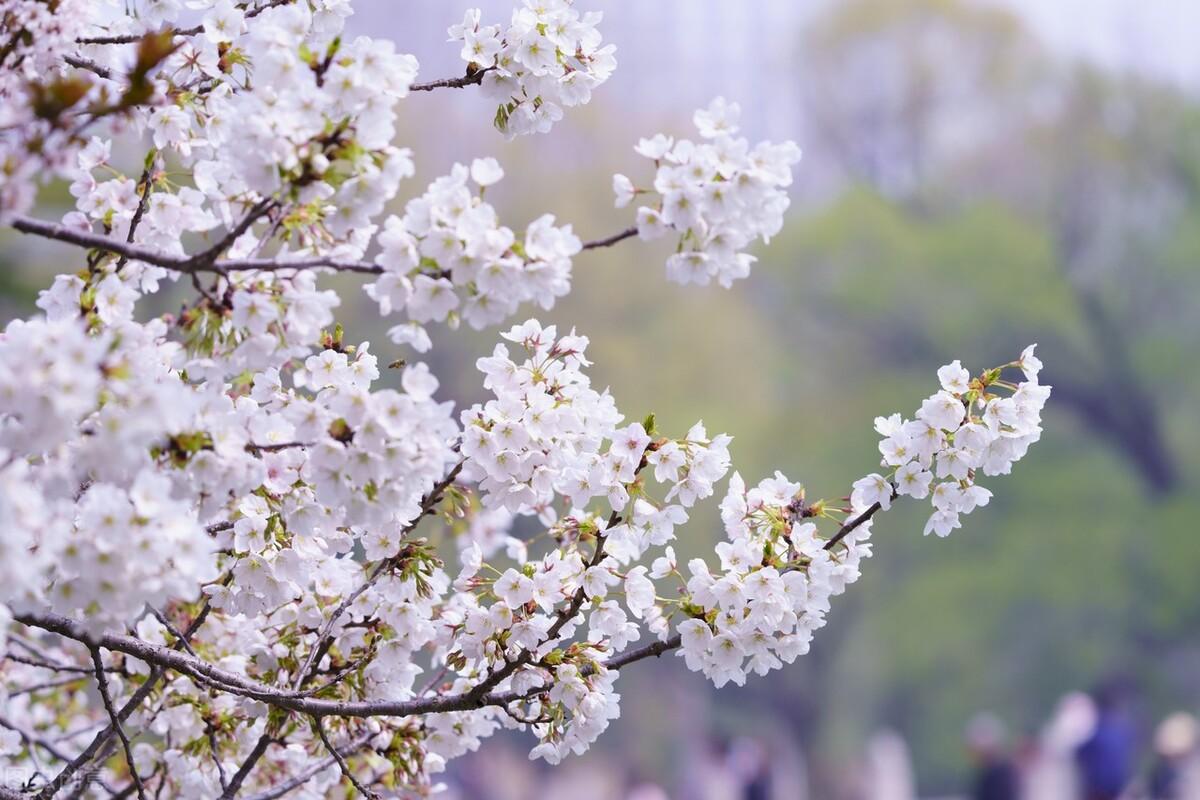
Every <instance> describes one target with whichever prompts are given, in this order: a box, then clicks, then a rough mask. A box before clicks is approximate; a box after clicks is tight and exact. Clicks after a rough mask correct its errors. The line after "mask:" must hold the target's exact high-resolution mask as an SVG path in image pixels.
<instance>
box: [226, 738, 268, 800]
mask: <svg viewBox="0 0 1200 800" xmlns="http://www.w3.org/2000/svg"><path fill="white" fill-rule="evenodd" d="M273 741H274V737H272V736H271V735H270V734H267V733H264V734H263V735H262V736H260V737H258V741H257V742H255V743H254V749H253V750H251V751H250V754H249V755H248V756H246V760H245V761H243V762H242V766H241V767H239V768H238V771H237V772H235V773H234V774H233V778H231V779H230V781H229V785H228V786H226V787H225V791H223V792H221V797H220V798H219V799H218V800H232V798H234V797H236V796H237V793H238V792H239V791H240V790H241V788H242V784H243V783H245V782H246V778H247V777H249V775H250V772H251V771H252V770H253V769H254V767H255V765H257V764H258V762H259V759H261V758H262V757H263V756H264V755H265V754H266V752H267V748H268V747H269V746H270V745H271V742H273Z"/></svg>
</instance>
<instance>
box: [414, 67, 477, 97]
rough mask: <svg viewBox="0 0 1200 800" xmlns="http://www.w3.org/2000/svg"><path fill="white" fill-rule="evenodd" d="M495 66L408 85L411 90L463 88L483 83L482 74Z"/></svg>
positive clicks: (425, 90)
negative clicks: (457, 76) (458, 75)
mask: <svg viewBox="0 0 1200 800" xmlns="http://www.w3.org/2000/svg"><path fill="white" fill-rule="evenodd" d="M494 69H496V68H495V67H485V68H484V69H478V70H475V71H474V72H468V73H467V74H466V75H464V76H462V77H461V78H442V79H440V80H436V81H427V82H425V83H414V84H412V85H411V86H409V87H408V89H409V91H412V92H432V91H433V90H434V89H463V88H465V87H467V86H478V85H479V84H480V83H483V76H484V75H486V74H487V73H489V72H491V71H492V70H494Z"/></svg>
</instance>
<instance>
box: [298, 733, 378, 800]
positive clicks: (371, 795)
mask: <svg viewBox="0 0 1200 800" xmlns="http://www.w3.org/2000/svg"><path fill="white" fill-rule="evenodd" d="M313 727H314V728H316V730H317V735H318V736H320V737H321V744H323V745H325V749H326V750H328V751H329V754H330V755H331V756H333V760H334V761H336V762H337V765H338V769H340V770H341V771H342V775H343V776H344V777H345V778H346V780H348V781H350V783H351V784H352V785H353V786H354V788H355V789H357V790H358V793H359V794H361V795H362V796H363V797H366V798H367V799H368V800H379V795H377V794H376V793H375V792H373V791H371V790H370V789H368V788H367V787H366V786H363V785H362V784H361V783H359V780H358V778H356V777H354V773H353V772H352V771H351V770H350V765H349V764H347V763H346V759H345V758H343V757H342V754H341V753H339V752H338V750H337V748H336V747H334V746H333V743H332V742H330V741H329V736H328V735H327V734H326V733H325V721H324V720H323V719H321V718H320V717H313Z"/></svg>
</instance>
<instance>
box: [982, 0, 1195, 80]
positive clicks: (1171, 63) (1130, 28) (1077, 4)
mask: <svg viewBox="0 0 1200 800" xmlns="http://www.w3.org/2000/svg"><path fill="white" fill-rule="evenodd" d="M988 2H993V3H995V4H997V5H1002V6H1006V7H1009V8H1013V9H1015V10H1017V11H1019V12H1020V14H1021V15H1022V16H1023V17H1024V18H1025V19H1026V20H1028V22H1029V24H1030V27H1031V28H1032V29H1034V30H1035V31H1037V33H1038V34H1039V35H1040V36H1041V37H1042V38H1043V40H1044V41H1046V42H1047V43H1048V44H1050V45H1052V46H1053V47H1054V49H1057V50H1062V51H1065V52H1069V53H1072V54H1075V55H1079V56H1082V57H1085V58H1087V59H1088V60H1093V61H1098V62H1100V63H1103V64H1107V65H1109V66H1117V67H1128V68H1132V69H1134V70H1137V71H1139V72H1145V73H1147V74H1151V75H1155V76H1157V77H1160V78H1166V79H1169V80H1171V81H1173V82H1177V83H1179V84H1181V85H1186V86H1190V87H1193V88H1197V87H1200V0H988Z"/></svg>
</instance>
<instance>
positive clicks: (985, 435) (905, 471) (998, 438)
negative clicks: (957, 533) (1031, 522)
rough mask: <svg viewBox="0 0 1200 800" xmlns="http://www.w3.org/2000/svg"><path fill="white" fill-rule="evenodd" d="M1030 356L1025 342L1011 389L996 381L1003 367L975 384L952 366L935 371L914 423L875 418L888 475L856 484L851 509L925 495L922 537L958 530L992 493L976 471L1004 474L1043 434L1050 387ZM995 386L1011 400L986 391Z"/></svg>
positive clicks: (956, 364)
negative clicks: (927, 509) (928, 509)
mask: <svg viewBox="0 0 1200 800" xmlns="http://www.w3.org/2000/svg"><path fill="white" fill-rule="evenodd" d="M1033 351H1034V346H1033V345H1031V346H1030V347H1028V348H1026V349H1025V351H1024V352H1023V353H1022V354H1021V357H1020V359H1018V360H1017V361H1015V362H1013V363H1012V364H1010V365H1007V366H1012V367H1019V368H1020V369H1021V370H1022V372H1023V374H1024V376H1025V380H1024V381H1021V382H1020V383H1018V384H1016V385H1013V384H1011V383H1008V382H1007V381H1002V380H1001V372H1002V370H1003V368H999V369H995V370H991V371H989V372H987V373H984V375H983V376H982V377H980V378H978V379H974V380H973V379H972V377H971V373H969V372H968V371H967V370H966V369H964V368H963V366H962V364H960V363H959V362H958V361H953V362H951V363H949V364H947V365H945V366H944V367H942V368H941V369H939V370H938V379H939V380H940V381H941V384H942V388H941V390H940V391H938V392H937V393H936V394H934V395H932V396H931V397H929V398H927V399H926V400H925V401H924V402H923V403H921V408H920V409H919V410H918V411H917V413H916V417H915V418H914V419H912V420H905V419H903V418H901V416H900V415H899V414H893V415H891V416H890V417H878V418H877V419H876V420H875V430H876V431H878V432H879V434H880V435H881V436H883V437H885V438H884V439H883V441H882V442H880V443H879V451H880V452H881V453H882V454H883V461H882V464H883V466H885V467H890V468H891V473H890V475H889V476H888V477H884V476H882V475H880V474H878V473H872V474H870V475H868V476H867V477H865V478H863V479H861V480H859V481H857V482H856V483H855V484H854V494H853V497H852V499H853V500H854V501H855V504H856V505H858V506H859V507H863V508H865V507H867V506H869V505H871V504H872V503H879V504H880V505H881V506H882V507H883V508H887V507H888V505H889V504H890V503H891V500H892V498H893V497H894V496H895V495H905V496H908V497H913V498H916V499H924V498H926V497H929V498H930V499H931V502H932V503H933V508H934V513H933V515H932V516H931V517H930V518H929V522H928V523H927V524H926V525H925V533H926V534H929V533H931V532H932V533H936V534H937V535H938V536H946V535H948V534H949V533H950V531H952V530H953V529H955V528H957V527H959V526H960V524H961V523H960V521H959V516H960V515H961V514H969V513H971V512H972V511H974V510H975V509H976V508H978V507H980V506H986V505H987V504H988V501H989V500H991V497H992V493H991V492H990V491H988V490H987V489H985V488H984V487H982V486H979V485H977V484H976V483H975V477H976V473H977V472H982V473H983V474H984V475H1007V474H1008V473H1009V472H1010V471H1011V470H1012V465H1013V463H1014V462H1016V461H1019V460H1020V459H1021V458H1023V457H1024V456H1025V453H1026V452H1027V451H1028V450H1029V446H1030V445H1031V444H1033V443H1034V442H1036V441H1037V440H1038V439H1039V438H1041V435H1042V428H1041V415H1042V408H1043V407H1044V406H1045V404H1046V400H1047V399H1048V398H1049V397H1050V387H1049V386H1043V385H1041V384H1039V383H1038V373H1039V372H1040V371H1041V368H1042V362H1041V361H1040V360H1039V359H1038V358H1037V357H1036V356H1035V355H1034V354H1033ZM997 388H999V389H1000V390H1009V391H1011V395H1010V396H1008V397H1001V396H998V395H995V394H993V393H992V392H991V391H989V390H994V389H997Z"/></svg>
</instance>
